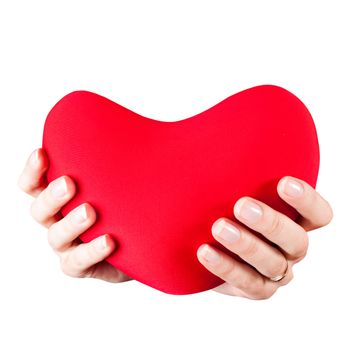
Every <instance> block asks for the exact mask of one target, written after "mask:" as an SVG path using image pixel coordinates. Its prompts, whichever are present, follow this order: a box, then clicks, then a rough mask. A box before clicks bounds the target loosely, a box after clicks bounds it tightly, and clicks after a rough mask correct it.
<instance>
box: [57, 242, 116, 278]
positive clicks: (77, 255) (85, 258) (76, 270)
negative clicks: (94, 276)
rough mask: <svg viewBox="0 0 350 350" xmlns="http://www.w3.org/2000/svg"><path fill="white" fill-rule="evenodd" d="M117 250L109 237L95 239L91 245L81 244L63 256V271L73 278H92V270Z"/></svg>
mask: <svg viewBox="0 0 350 350" xmlns="http://www.w3.org/2000/svg"><path fill="white" fill-rule="evenodd" d="M114 248H115V243H114V241H113V239H112V238H111V237H110V236H109V235H103V236H100V237H98V238H95V239H94V240H92V241H91V242H89V243H82V244H79V245H77V246H75V247H73V248H71V249H70V250H68V251H67V252H65V253H63V254H61V268H62V271H63V272H64V273H65V274H66V275H69V276H72V277H90V274H91V272H90V274H89V271H88V270H89V269H90V271H93V270H92V269H91V268H92V267H93V266H94V265H95V264H97V263H99V262H100V261H102V260H104V259H105V258H106V257H107V256H108V255H110V254H111V252H112V251H113V250H114Z"/></svg>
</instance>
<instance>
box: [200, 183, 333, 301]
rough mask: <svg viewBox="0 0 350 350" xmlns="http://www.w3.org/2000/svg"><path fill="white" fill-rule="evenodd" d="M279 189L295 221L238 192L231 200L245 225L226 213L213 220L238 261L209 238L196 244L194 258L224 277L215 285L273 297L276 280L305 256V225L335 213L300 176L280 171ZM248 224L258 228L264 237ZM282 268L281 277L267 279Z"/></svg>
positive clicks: (218, 237) (215, 233) (311, 225)
mask: <svg viewBox="0 0 350 350" xmlns="http://www.w3.org/2000/svg"><path fill="white" fill-rule="evenodd" d="M289 183H290V185H288V184H289ZM277 192H278V194H279V196H280V197H281V198H282V199H283V200H284V201H286V202H287V203H288V204H290V205H291V206H292V207H294V208H295V209H296V210H297V211H298V212H299V213H300V214H301V219H300V220H299V221H298V222H294V221H293V220H291V219H290V218H289V217H287V216H286V215H284V214H282V213H280V212H278V211H276V210H274V209H272V208H271V207H269V206H268V205H266V204H264V203H262V202H261V201H258V200H256V199H253V198H251V197H242V198H240V199H239V200H238V201H237V202H236V203H235V205H234V210H233V212H234V216H235V217H236V218H237V219H238V220H239V221H241V222H242V223H243V224H244V225H245V226H244V225H241V224H237V223H234V222H233V221H232V220H229V219H228V218H220V219H218V220H216V221H215V222H214V223H213V226H212V234H213V236H214V238H215V239H216V240H217V241H218V242H219V243H221V244H222V245H223V246H225V247H226V248H228V249H229V250H230V251H232V252H233V253H235V254H236V255H238V256H239V257H240V258H241V259H243V260H244V261H243V262H240V261H238V259H234V258H232V257H230V256H228V255H227V254H225V253H224V252H222V251H221V250H218V249H216V248H214V247H212V246H210V245H208V244H203V245H201V246H200V247H199V248H198V250H197V256H198V260H199V261H200V262H201V263H202V264H203V265H204V266H205V267H206V268H207V269H208V270H209V271H211V272H212V273H213V274H215V275H217V276H219V277H220V278H221V279H223V280H224V281H225V283H223V284H221V285H220V286H218V287H216V288H214V291H217V292H220V293H223V294H228V295H234V296H242V297H246V298H250V299H267V298H269V297H271V296H272V295H273V294H274V293H275V292H276V290H277V289H278V288H279V287H280V286H284V285H286V284H287V283H289V282H290V281H291V280H292V278H293V273H292V267H293V265H294V264H295V263H297V262H299V261H300V260H302V259H303V258H304V257H305V255H306V252H307V248H308V236H307V231H311V230H314V229H316V228H319V227H322V226H325V225H327V224H329V222H330V221H331V220H332V218H333V211H332V208H331V206H330V205H329V203H328V202H327V201H326V200H325V199H324V198H322V197H321V196H320V195H319V194H318V193H317V192H316V191H315V189H314V188H313V187H311V186H310V185H309V184H308V183H306V182H305V181H303V180H300V179H297V178H293V177H291V176H286V177H283V178H282V179H280V181H279V183H278V185H277ZM250 203H251V206H250V205H249V204H250ZM249 208H250V209H249ZM247 227H248V228H251V229H253V230H254V231H256V232H258V233H261V234H262V235H263V236H264V237H265V238H266V239H267V241H265V240H262V239H260V238H258V236H257V235H256V234H254V233H252V232H251V231H250V230H249V229H248V228H247ZM268 242H269V243H268ZM286 267H287V269H286ZM285 272H286V275H285V277H284V278H283V279H282V280H280V281H279V282H274V281H271V280H270V278H275V277H277V276H283V275H284V273H285Z"/></svg>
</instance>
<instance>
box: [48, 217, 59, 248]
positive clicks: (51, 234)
mask: <svg viewBox="0 0 350 350" xmlns="http://www.w3.org/2000/svg"><path fill="white" fill-rule="evenodd" d="M57 225H58V222H57V223H54V224H52V225H51V226H50V227H49V229H48V231H47V242H48V243H49V245H50V247H51V248H52V249H53V250H57V248H58V247H57Z"/></svg>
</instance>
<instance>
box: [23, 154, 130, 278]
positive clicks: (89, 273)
mask: <svg viewBox="0 0 350 350" xmlns="http://www.w3.org/2000/svg"><path fill="white" fill-rule="evenodd" d="M48 165H49V162H48V158H47V156H46V155H45V152H44V151H43V149H37V150H35V151H34V152H33V153H32V155H31V156H30V158H29V159H28V161H27V163H26V165H25V168H24V170H23V172H22V174H21V175H20V177H19V179H18V186H19V187H20V188H21V189H22V190H23V191H24V192H26V193H28V194H29V195H31V196H33V197H34V198H35V200H34V201H33V203H32V205H31V215H32V216H33V218H34V219H35V220H36V221H37V222H39V223H40V224H41V225H43V226H44V227H46V228H48V241H49V244H50V245H51V247H52V248H53V250H54V251H55V252H56V253H57V254H58V256H59V258H60V264H61V269H62V270H63V272H64V273H65V274H67V275H69V276H72V277H94V278H99V279H102V280H105V281H108V282H124V281H127V280H130V279H131V278H130V277H129V276H127V275H125V274H124V273H123V272H121V271H119V270H117V269H115V268H114V267H113V266H112V265H110V264H109V263H107V262H106V261H103V260H104V259H105V258H106V257H107V256H109V255H110V254H111V253H112V252H113V250H114V249H115V247H116V245H115V242H114V241H113V239H112V237H111V236H110V235H108V234H105V235H103V236H101V237H98V238H96V239H94V240H92V241H91V242H89V243H81V242H80V241H79V239H78V237H79V235H81V234H82V233H83V232H84V231H85V230H87V229H88V228H89V227H90V226H92V225H93V224H94V222H95V220H96V213H95V210H94V208H93V207H92V206H91V205H90V204H89V203H83V204H81V205H79V206H78V207H77V208H74V210H72V211H71V212H70V213H69V214H68V215H66V216H65V217H64V218H62V214H60V213H59V211H60V209H61V208H62V206H63V205H65V204H66V203H67V202H68V201H69V200H70V199H72V198H73V196H74V195H75V184H74V182H73V180H72V179H71V178H70V177H68V176H62V177H60V178H58V179H55V180H54V181H52V182H51V183H50V184H47V183H45V181H44V176H43V175H44V174H45V171H46V170H47V168H48Z"/></svg>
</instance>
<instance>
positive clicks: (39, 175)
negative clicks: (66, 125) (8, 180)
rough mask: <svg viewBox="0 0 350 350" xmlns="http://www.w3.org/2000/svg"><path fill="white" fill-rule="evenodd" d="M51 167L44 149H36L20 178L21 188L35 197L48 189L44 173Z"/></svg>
mask: <svg viewBox="0 0 350 350" xmlns="http://www.w3.org/2000/svg"><path fill="white" fill-rule="evenodd" d="M48 166H49V161H48V158H47V156H46V154H45V152H44V150H43V149H41V148H39V149H36V150H35V151H34V152H33V153H32V154H31V155H30V157H29V158H28V160H27V162H26V165H25V167H24V169H23V171H22V173H21V175H20V176H19V178H18V181H17V185H18V186H19V188H20V189H21V190H22V191H24V192H26V193H28V194H29V195H31V196H33V197H37V196H38V195H39V193H40V192H41V191H42V190H43V189H44V188H45V187H46V183H45V180H44V173H45V171H46V170H47V168H48Z"/></svg>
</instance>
